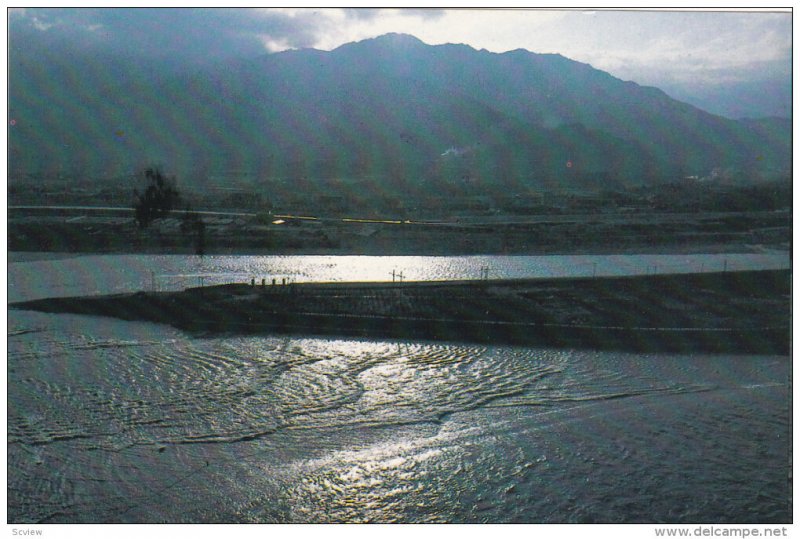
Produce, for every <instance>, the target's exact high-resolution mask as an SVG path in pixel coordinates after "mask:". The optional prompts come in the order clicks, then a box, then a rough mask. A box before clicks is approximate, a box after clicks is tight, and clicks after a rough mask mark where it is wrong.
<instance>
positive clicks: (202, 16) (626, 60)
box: [9, 8, 792, 85]
mask: <svg viewBox="0 0 800 539" xmlns="http://www.w3.org/2000/svg"><path fill="white" fill-rule="evenodd" d="M9 28H10V42H11V43H12V44H13V43H14V42H15V40H16V41H17V42H19V43H22V42H23V41H26V40H28V39H33V40H38V41H40V42H42V43H45V44H49V46H51V47H56V46H58V47H65V48H67V49H69V48H70V47H77V48H84V49H91V48H92V47H94V48H96V49H97V50H114V51H117V52H120V53H125V54H129V55H137V56H141V57H144V58H149V57H151V58H152V57H170V58H174V59H175V61H176V62H188V63H203V62H207V61H209V60H224V59H227V58H246V57H253V56H257V55H260V54H264V53H266V52H277V51H281V50H286V49H297V48H309V47H313V48H319V49H324V50H332V49H334V48H336V47H338V46H340V45H342V44H344V43H347V42H350V41H358V40H362V39H367V38H371V37H376V36H378V35H381V34H385V33H389V32H400V33H409V34H413V35H415V36H416V37H418V38H420V39H421V40H422V41H424V42H425V43H428V44H442V43H466V44H469V45H471V46H473V47H475V48H477V49H480V48H485V49H487V50H489V51H492V52H504V51H508V50H513V49H518V48H524V49H528V50H531V51H534V52H542V53H544V52H547V53H560V54H562V55H564V56H566V57H569V58H572V59H575V60H578V61H582V62H586V63H590V64H591V65H593V66H594V67H597V68H599V69H603V70H606V71H609V72H610V73H612V74H613V75H615V76H618V77H620V78H625V79H630V80H634V81H636V82H640V83H644V84H653V85H657V84H659V83H661V82H676V81H690V80H698V81H701V80H702V81H704V82H705V83H711V82H713V81H717V82H719V83H724V82H725V81H726V80H732V79H745V78H748V77H752V76H755V75H757V74H758V73H759V71H761V72H770V73H783V74H787V76H788V73H789V69H790V65H791V46H792V43H791V14H790V13H763V12H755V13H720V12H696V11H695V12H664V11H604V10H598V11H581V10H568V9H563V10H537V9H446V10H441V9H424V8H422V9H418V8H415V9H408V8H400V9H398V8H391V9H363V8H362V9H354V8H351V9H338V8H337V9H310V8H259V9H204V8H191V9H190V8H159V9H150V8H140V9H130V8H118V9H94V8H72V9H70V8H48V9H33V8H28V9H24V10H13V11H11V12H10V17H9ZM23 36H24V38H23Z"/></svg>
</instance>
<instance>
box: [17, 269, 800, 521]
mask: <svg viewBox="0 0 800 539" xmlns="http://www.w3.org/2000/svg"><path fill="white" fill-rule="evenodd" d="M10 260H11V262H10V263H9V266H8V276H9V277H8V278H9V283H8V291H9V299H10V300H11V301H15V300H22V299H33V298H35V297H46V296H62V295H74V294H86V293H112V292H124V291H135V290H140V289H150V288H159V289H177V288H181V287H183V286H194V285H196V284H199V282H200V281H201V280H202V282H203V283H204V284H210V283H211V282H229V281H231V280H238V281H242V282H246V281H249V279H251V278H257V279H260V278H265V279H272V278H276V279H283V278H286V279H288V280H296V281H323V280H329V281H330V280H332V281H336V280H391V279H392V275H391V274H392V272H393V271H394V272H395V278H396V279H399V274H400V273H402V274H403V278H404V279H405V280H430V279H451V278H458V279H463V278H479V277H480V275H481V273H482V268H485V267H488V268H489V272H490V277H492V278H513V277H528V276H551V277H557V276H561V275H578V274H580V275H592V274H596V275H607V274H624V273H637V272H640V273H646V272H651V273H652V272H658V273H662V272H681V271H720V270H722V269H728V270H734V269H757V268H770V269H772V268H776V267H788V265H789V257H788V255H786V254H782V255H781V254H777V253H775V254H764V255H752V254H750V255H689V256H683V255H682V256H668V255H659V256H656V255H649V256H638V257H637V256H620V257H335V256H316V257H290V256H275V257H205V258H204V259H202V260H201V259H199V258H197V257H191V256H149V255H124V256H123V255H103V256H94V255H92V256H31V255H26V254H17V253H11V254H10ZM7 341H8V367H7V376H8V518H9V522H15V523H23V522H84V523H89V522H134V523H136V522H269V523H273V522H303V523H316V522H497V523H501V522H526V523H546V522H683V523H690V522H728V523H730V522H790V521H791V518H792V513H791V501H792V500H791V420H790V418H791V399H790V396H791V360H790V357H788V356H771V355H735V354H734V355H727V354H725V355H707V354H686V355H676V354H642V353H619V352H599V351H590V350H572V349H558V350H556V349H548V348H536V347H511V346H476V345H471V344H464V343H450V342H417V341H398V340H380V339H347V338H320V337H314V336H270V335H262V336H253V335H248V336H242V335H228V334H212V335H192V334H187V333H184V332H182V331H179V330H176V329H174V328H171V327H167V326H160V325H156V324H149V323H142V322H125V321H121V320H115V319H107V318H101V317H86V316H76V315H55V314H45V313H34V312H27V311H10V312H9V321H8V339H7Z"/></svg>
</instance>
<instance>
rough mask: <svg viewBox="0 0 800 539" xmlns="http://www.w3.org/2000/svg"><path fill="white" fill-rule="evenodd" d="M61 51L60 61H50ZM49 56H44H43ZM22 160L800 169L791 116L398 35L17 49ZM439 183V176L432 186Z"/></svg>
mask: <svg viewBox="0 0 800 539" xmlns="http://www.w3.org/2000/svg"><path fill="white" fill-rule="evenodd" d="M48 61H49V62H50V63H52V64H53V65H48ZM42 62H44V63H42ZM10 66H11V67H10V85H9V111H10V117H11V118H12V119H14V125H12V126H11V130H10V136H9V165H10V172H11V173H12V174H15V173H23V172H28V173H30V172H48V171H50V172H54V171H67V173H73V174H87V173H88V174H103V173H115V172H129V171H131V170H135V169H140V168H141V167H142V166H144V165H146V164H149V163H158V164H161V165H162V166H163V167H164V168H165V169H167V170H169V171H171V172H174V173H176V174H178V175H179V176H180V177H181V178H182V179H185V181H187V182H189V183H191V182H192V181H194V180H195V179H199V178H201V177H207V176H209V175H225V174H227V173H231V172H236V173H247V174H252V175H254V176H255V177H257V178H259V179H264V180H268V179H270V178H284V179H287V178H288V179H296V180H297V181H301V180H306V181H311V182H313V181H315V180H317V179H321V178H342V177H344V178H348V177H349V178H374V179H375V180H376V184H375V189H376V190H380V191H383V192H384V194H389V195H393V194H396V195H401V194H403V193H406V192H409V191H414V190H422V191H424V190H427V189H433V188H435V186H436V185H438V184H440V183H445V184H447V183H449V184H452V183H454V182H456V183H459V182H460V183H465V184H473V185H475V184H477V185H480V186H481V187H482V188H485V189H490V190H491V189H501V188H502V189H505V188H507V187H508V186H525V187H534V188H540V187H548V186H557V187H560V188H581V187H596V186H598V185H600V186H605V187H614V186H616V185H642V184H645V185H646V184H650V183H654V182H660V181H663V180H669V179H674V178H675V177H679V176H682V175H705V174H707V173H709V172H710V171H711V170H714V169H720V168H724V169H734V170H736V171H739V172H741V173H743V174H751V175H757V174H775V173H780V172H784V171H788V170H789V161H790V155H791V153H790V148H791V143H790V133H791V131H790V122H788V121H785V120H770V119H764V120H748V121H734V120H728V119H725V118H722V117H719V116H714V115H712V114H708V113H705V112H703V111H701V110H699V109H696V108H694V107H691V106H689V105H686V104H684V103H681V102H678V101H675V100H673V99H671V98H669V97H668V96H667V95H666V94H664V93H663V92H661V91H660V90H658V89H655V88H647V87H641V86H639V85H637V84H635V83H632V82H624V81H621V80H619V79H616V78H614V77H612V76H611V75H609V74H607V73H605V72H602V71H599V70H596V69H593V68H592V67H591V66H589V65H586V64H581V63H578V62H574V61H572V60H569V59H567V58H564V57H562V56H559V55H548V54H535V53H531V52H528V51H523V50H517V51H512V52H508V53H504V54H495V53H489V52H487V51H485V50H481V51H477V50H475V49H472V48H470V47H468V46H465V45H441V46H429V45H426V44H424V43H422V42H421V41H419V40H417V39H416V38H413V37H411V36H406V35H397V34H389V35H386V36H382V37H380V38H375V39H371V40H366V41H362V42H358V43H351V44H347V45H344V46H341V47H339V48H338V49H335V50H333V51H331V52H323V51H317V50H299V51H287V52H283V53H277V54H271V55H266V56H264V57H262V58H258V59H255V60H248V61H240V62H238V63H231V64H227V65H217V67H216V68H214V69H211V70H209V69H206V70H204V71H194V72H191V71H188V70H186V71H183V72H181V71H178V70H175V69H174V68H171V69H170V70H161V71H159V69H160V68H159V66H158V65H153V66H142V65H135V66H128V65H127V64H126V60H125V59H124V58H116V57H111V56H109V57H108V58H103V59H99V58H96V57H91V56H88V55H86V56H83V57H81V56H80V55H77V56H70V57H68V58H67V57H63V56H59V55H58V54H57V53H53V54H52V55H50V57H49V58H48V57H45V58H44V59H43V60H42V61H41V62H36V61H34V59H33V58H32V57H31V55H30V54H29V52H27V51H25V50H24V48H22V47H12V48H11V49H10ZM431 182H433V184H431Z"/></svg>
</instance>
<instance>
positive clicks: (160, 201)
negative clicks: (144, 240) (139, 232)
mask: <svg viewBox="0 0 800 539" xmlns="http://www.w3.org/2000/svg"><path fill="white" fill-rule="evenodd" d="M144 176H145V178H146V179H147V182H148V185H147V188H146V189H145V191H144V193H139V191H138V189H134V190H133V195H134V197H135V200H134V203H133V209H134V212H135V218H136V224H137V225H139V228H147V227H148V226H149V225H150V223H152V222H153V221H154V220H155V219H158V218H160V217H165V216H166V215H167V214H169V212H170V211H172V210H173V208H175V206H176V205H177V204H178V200H179V198H180V196H179V194H178V190H177V189H176V188H175V179H174V178H172V179H169V178H167V177H166V176H165V175H163V174H162V173H161V171H160V170H158V169H157V168H156V169H153V168H148V169H147V170H145V172H144Z"/></svg>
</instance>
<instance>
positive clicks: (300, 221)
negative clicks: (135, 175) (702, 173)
mask: <svg viewBox="0 0 800 539" xmlns="http://www.w3.org/2000/svg"><path fill="white" fill-rule="evenodd" d="M82 212H83V213H82ZM274 217H275V218H274V219H272V220H266V221H264V220H259V219H258V218H255V217H247V216H242V215H235V214H231V215H229V216H205V217H204V222H205V228H204V236H203V238H202V247H203V252H204V253H205V254H217V255H228V254H249V255H256V254H285V255H299V254H304V255H345V254H360V255H417V256H425V255H429V256H455V255H479V254H484V255H497V254H505V255H556V254H647V253H652V254H661V253H672V254H687V253H748V252H759V251H761V250H764V249H766V250H786V251H788V250H789V248H790V245H791V214H790V213H789V212H729V213H641V214H638V213H630V214H629V213H620V212H617V213H595V214H590V213H584V214H563V215H562V214H555V215H529V216H502V215H499V216H464V217H459V218H451V219H449V220H446V221H439V222H433V221H429V222H422V221H407V220H402V221H401V220H397V221H392V220H387V221H375V220H366V219H343V218H316V217H314V218H302V217H289V216H282V217H281V218H278V216H274ZM182 224H183V223H182V222H181V220H180V219H179V218H170V219H160V220H158V221H156V222H155V223H153V224H152V225H151V226H150V227H149V228H148V229H146V230H140V229H138V228H137V227H136V225H135V223H134V222H133V220H132V218H131V217H126V216H124V215H122V216H120V215H116V214H113V213H111V214H108V215H105V214H103V212H88V210H80V209H75V210H72V211H67V210H63V211H62V212H61V213H59V212H51V213H37V212H34V211H33V210H21V209H15V210H13V211H12V212H10V214H9V219H8V248H9V250H11V251H29V252H43V251H48V252H76V253H77V252H80V253H98V254H99V253H104V254H105V253H107V254H112V253H113V254H128V253H147V254H195V252H196V251H197V248H198V246H199V243H200V242H199V238H198V237H196V234H195V233H193V232H191V231H189V232H185V231H182ZM183 228H185V227H183Z"/></svg>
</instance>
